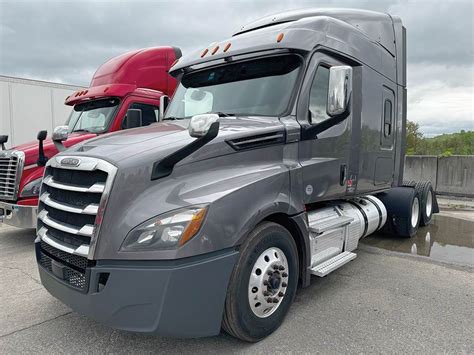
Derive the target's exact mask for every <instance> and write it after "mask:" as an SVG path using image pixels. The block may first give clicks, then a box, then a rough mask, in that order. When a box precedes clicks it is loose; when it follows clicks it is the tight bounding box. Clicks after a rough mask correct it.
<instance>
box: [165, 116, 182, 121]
mask: <svg viewBox="0 0 474 355" xmlns="http://www.w3.org/2000/svg"><path fill="white" fill-rule="evenodd" d="M185 118H186V117H175V116H168V117H165V118H163V120H162V121H175V120H184V119H185Z"/></svg>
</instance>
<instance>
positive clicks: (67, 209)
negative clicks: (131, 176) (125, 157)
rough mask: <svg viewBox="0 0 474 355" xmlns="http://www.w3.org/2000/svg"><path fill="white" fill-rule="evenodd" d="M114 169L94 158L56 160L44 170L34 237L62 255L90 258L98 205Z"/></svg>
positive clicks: (104, 198)
mask: <svg viewBox="0 0 474 355" xmlns="http://www.w3.org/2000/svg"><path fill="white" fill-rule="evenodd" d="M115 172H116V168H115V167H114V166H113V165H111V164H110V163H107V162H105V161H103V160H99V159H94V158H88V157H83V158H75V157H57V158H54V159H52V160H51V161H50V162H49V163H48V165H47V167H46V170H45V174H44V179H43V185H42V187H41V193H40V198H39V200H40V203H39V206H38V232H37V234H38V237H39V238H40V239H41V240H42V241H43V242H45V243H47V244H49V245H50V246H52V247H54V248H57V249H59V250H61V251H63V252H65V253H69V254H74V255H78V256H82V257H86V258H91V257H92V252H93V250H92V249H93V247H94V245H95V238H96V236H97V232H98V231H97V229H98V227H99V226H98V225H96V218H97V215H98V214H99V209H100V206H101V204H105V203H106V199H107V195H108V191H106V190H107V189H110V186H111V183H112V180H113V177H114V175H115Z"/></svg>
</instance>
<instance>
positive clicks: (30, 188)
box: [20, 178, 42, 197]
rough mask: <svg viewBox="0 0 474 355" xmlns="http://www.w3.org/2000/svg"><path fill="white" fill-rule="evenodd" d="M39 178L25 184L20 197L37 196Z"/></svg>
mask: <svg viewBox="0 0 474 355" xmlns="http://www.w3.org/2000/svg"><path fill="white" fill-rule="evenodd" d="M41 180H42V178H39V179H36V180H33V181H31V182H29V183H28V184H26V185H25V187H23V190H22V191H21V193H20V197H37V196H38V195H39V192H40V188H41Z"/></svg>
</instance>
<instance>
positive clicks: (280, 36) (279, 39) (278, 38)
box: [277, 33, 285, 43]
mask: <svg viewBox="0 0 474 355" xmlns="http://www.w3.org/2000/svg"><path fill="white" fill-rule="evenodd" d="M284 36H285V35H284V34H283V33H280V34H279V35H278V37H277V42H278V43H280V42H281V41H282V39H283V37H284Z"/></svg>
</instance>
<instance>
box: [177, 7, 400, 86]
mask: <svg viewBox="0 0 474 355" xmlns="http://www.w3.org/2000/svg"><path fill="white" fill-rule="evenodd" d="M396 21H397V24H398V23H400V25H401V21H400V20H399V19H396ZM280 34H283V37H282V38H281V39H280V40H278V36H280ZM229 44H230V45H229ZM317 45H322V46H326V47H328V48H334V49H336V50H338V51H340V52H342V53H346V54H347V55H349V56H352V57H354V58H357V59H358V60H360V61H361V62H363V63H365V64H367V65H368V66H370V67H372V68H374V69H375V70H377V71H379V72H380V73H384V75H386V76H387V77H388V78H389V79H391V80H393V81H396V80H397V73H396V71H397V64H396V56H397V53H398V51H397V48H396V40H395V31H394V18H393V17H392V16H390V15H388V14H383V13H378V12H373V11H365V10H351V9H309V10H298V11H287V12H284V13H280V14H276V15H271V16H267V17H264V18H261V19H259V20H256V21H254V22H251V23H249V24H247V25H244V26H242V27H241V29H240V30H239V31H237V32H236V33H234V35H233V36H232V37H230V38H228V39H226V40H224V41H220V42H216V43H212V44H210V45H209V46H207V47H204V48H202V49H200V50H198V51H195V52H194V53H191V54H189V55H186V56H183V57H182V58H180V59H179V60H178V61H177V63H176V64H175V65H174V66H173V67H172V68H171V69H170V74H171V75H173V76H175V77H177V76H179V75H180V74H182V73H183V72H188V71H192V70H194V69H199V68H201V67H205V66H208V65H214V64H218V63H219V62H224V61H229V60H234V59H235V58H236V57H238V56H241V55H248V54H252V53H261V52H265V51H275V50H283V49H284V50H290V51H300V52H309V51H312V50H313V49H314V48H315V47H316V46H317Z"/></svg>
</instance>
